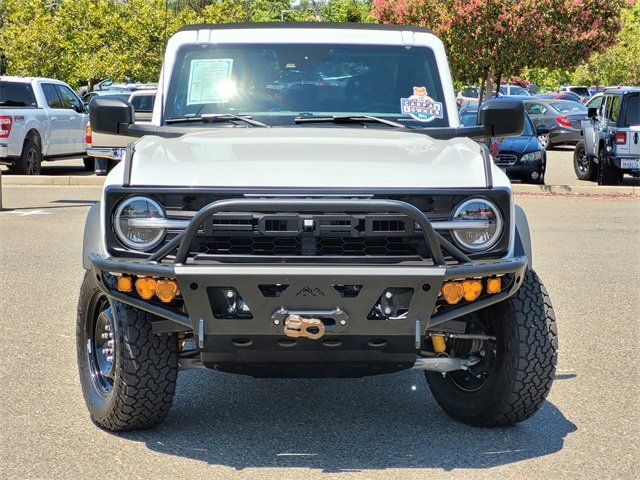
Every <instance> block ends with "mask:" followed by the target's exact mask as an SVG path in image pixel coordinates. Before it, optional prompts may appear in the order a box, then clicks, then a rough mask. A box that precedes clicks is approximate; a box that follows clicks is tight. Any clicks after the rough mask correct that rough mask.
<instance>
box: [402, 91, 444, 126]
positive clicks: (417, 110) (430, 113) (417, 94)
mask: <svg viewBox="0 0 640 480" xmlns="http://www.w3.org/2000/svg"><path fill="white" fill-rule="evenodd" d="M400 111H401V112H402V113H403V114H405V115H410V116H411V117H412V118H414V119H416V120H418V121H419V122H430V121H431V120H433V119H434V118H442V103H441V102H436V101H434V100H433V98H431V97H429V94H428V92H427V87H413V95H411V96H410V97H409V98H401V99H400Z"/></svg>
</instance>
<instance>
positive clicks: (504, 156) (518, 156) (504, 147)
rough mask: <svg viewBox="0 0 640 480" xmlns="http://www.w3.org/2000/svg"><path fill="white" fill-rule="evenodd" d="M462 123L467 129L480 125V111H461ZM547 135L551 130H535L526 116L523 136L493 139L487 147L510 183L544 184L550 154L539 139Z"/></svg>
mask: <svg viewBox="0 0 640 480" xmlns="http://www.w3.org/2000/svg"><path fill="white" fill-rule="evenodd" d="M460 123H461V124H462V125H463V126H465V127H471V126H474V125H477V123H478V107H477V106H472V107H466V108H463V109H462V110H460ZM545 134H546V135H548V134H549V129H547V128H546V127H539V128H538V129H537V130H536V128H535V127H534V126H533V122H532V121H531V119H530V118H529V115H527V114H526V113H525V122H524V131H523V132H522V135H520V136H518V137H503V138H492V139H490V141H489V145H488V146H489V147H490V150H491V151H492V155H493V160H494V162H495V163H496V165H498V166H499V167H500V168H502V170H504V171H505V172H506V174H507V176H508V177H509V179H510V180H518V181H520V182H523V183H538V184H542V183H544V173H545V170H546V168H547V152H546V150H545V149H544V147H543V146H542V144H541V143H540V140H539V139H538V137H539V136H540V135H545ZM495 150H497V152H496V151H495Z"/></svg>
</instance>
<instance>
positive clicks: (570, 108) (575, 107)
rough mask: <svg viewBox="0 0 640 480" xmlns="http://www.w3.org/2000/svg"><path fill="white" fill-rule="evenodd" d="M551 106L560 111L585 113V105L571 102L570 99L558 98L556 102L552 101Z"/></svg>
mask: <svg viewBox="0 0 640 480" xmlns="http://www.w3.org/2000/svg"><path fill="white" fill-rule="evenodd" d="M551 106H553V108H555V109H556V110H558V111H559V112H560V113H567V114H570V113H585V114H586V113H587V107H585V106H584V105H582V104H581V103H577V102H572V101H571V100H559V101H557V102H552V103H551Z"/></svg>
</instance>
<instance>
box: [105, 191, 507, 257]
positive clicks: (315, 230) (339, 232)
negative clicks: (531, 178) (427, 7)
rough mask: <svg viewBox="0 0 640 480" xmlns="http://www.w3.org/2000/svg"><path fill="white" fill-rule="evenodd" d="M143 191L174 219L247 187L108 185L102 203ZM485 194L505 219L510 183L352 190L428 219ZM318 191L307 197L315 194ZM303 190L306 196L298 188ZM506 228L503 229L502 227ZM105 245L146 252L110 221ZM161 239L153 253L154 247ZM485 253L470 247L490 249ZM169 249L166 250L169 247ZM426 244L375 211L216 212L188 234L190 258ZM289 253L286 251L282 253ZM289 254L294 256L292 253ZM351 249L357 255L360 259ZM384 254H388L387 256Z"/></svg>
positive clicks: (409, 252)
mask: <svg viewBox="0 0 640 480" xmlns="http://www.w3.org/2000/svg"><path fill="white" fill-rule="evenodd" d="M248 193H251V195H250V196H251V198H258V199H260V198H261V197H260V194H256V193H252V192H248ZM134 194H136V195H148V196H150V197H153V198H154V199H155V200H156V201H158V203H160V204H161V205H163V206H164V207H165V211H166V214H167V218H169V219H172V220H183V221H184V220H188V219H190V218H192V217H193V215H194V214H195V213H196V212H197V211H199V210H200V209H202V208H204V207H205V206H207V205H210V204H211V203H213V202H216V201H220V200H236V199H241V198H247V197H248V196H249V195H247V194H239V193H237V192H233V193H231V192H219V191H216V190H211V191H190V192H185V193H180V192H176V190H175V189H168V190H167V191H158V189H155V188H154V189H151V188H114V187H109V188H108V194H107V206H106V211H108V212H113V211H114V209H115V207H116V205H117V204H118V202H119V201H120V200H121V199H122V198H125V197H127V196H130V195H134ZM327 195H328V197H329V198H340V197H342V198H346V199H349V198H350V197H351V195H349V194H345V195H344V196H343V195H340V197H338V195H336V194H335V193H330V194H327ZM472 195H473V196H480V197H485V198H490V199H491V200H493V201H494V202H495V203H496V204H497V205H498V206H499V208H500V210H501V213H502V215H503V218H504V220H505V224H506V225H508V224H509V213H510V210H509V201H510V196H509V192H508V191H503V190H499V189H486V190H479V189H478V190H474V191H469V190H468V189H458V190H446V191H445V190H442V191H434V192H431V193H427V192H423V193H420V192H407V193H399V192H395V193H393V192H389V191H380V192H374V193H368V192H367V193H366V194H365V193H357V192H356V193H354V194H353V197H354V198H356V199H358V200H355V201H360V200H359V199H360V198H361V199H362V202H363V204H366V201H367V199H372V200H399V201H403V202H406V203H409V204H411V205H413V206H415V207H416V208H418V209H419V210H420V211H422V212H424V213H425V214H426V215H427V217H428V218H429V219H430V220H431V221H444V220H450V219H451V214H452V212H453V211H454V210H455V208H456V207H457V206H458V205H460V204H461V203H462V202H463V201H464V200H466V199H468V198H469V196H472ZM291 196H292V194H290V193H286V192H284V194H283V197H285V198H291ZM318 197H319V195H318V194H313V195H311V194H310V195H309V198H318ZM271 198H274V199H277V198H280V197H276V196H275V195H273V194H266V195H265V198H264V200H265V201H267V200H270V199H271ZM301 198H307V197H306V196H305V195H301ZM180 231H181V229H179V228H176V229H169V230H168V231H167V234H166V237H165V241H164V242H165V244H166V243H168V242H171V240H172V239H173V238H175V237H176V236H177V235H178V234H179V233H180ZM505 232H508V229H505ZM106 233H107V245H108V249H109V251H110V252H111V253H112V254H113V255H114V256H125V257H138V258H145V257H146V256H148V255H149V253H144V252H136V251H133V250H131V249H128V248H126V247H124V246H123V245H121V244H120V242H119V241H118V240H117V238H116V237H115V234H114V232H113V229H109V230H108V231H107V232H106ZM439 233H440V234H442V235H443V236H444V237H445V238H446V239H447V240H449V241H452V238H451V233H450V232H449V231H446V230H441V231H440V232H439ZM508 238H509V237H508V235H504V236H503V238H502V239H501V240H500V242H498V244H496V246H495V247H494V248H492V249H491V251H490V252H487V253H489V254H491V256H499V255H501V254H503V253H504V252H505V251H506V248H507V247H508ZM160 248H162V245H160V246H158V247H157V248H156V249H154V250H153V251H152V252H151V253H153V252H155V251H156V250H157V249H160ZM487 253H483V254H473V255H471V256H472V257H475V256H479V255H480V256H485V257H486V256H487ZM170 256H171V254H170ZM430 256H431V252H430V251H429V249H428V247H427V244H426V242H425V239H424V236H423V234H422V232H421V231H420V230H419V229H417V228H416V225H415V224H414V222H413V221H412V220H410V219H409V217H407V216H404V215H402V214H398V213H372V212H366V211H363V212H359V211H352V212H342V213H340V212H327V211H305V212H295V211H294V212H292V211H288V212H282V211H280V212H279V211H278V210H277V208H275V209H274V210H273V211H266V210H264V209H263V210H262V211H261V212H251V211H247V212H242V211H234V212H233V213H232V212H228V213H225V212H220V213H216V214H214V215H211V216H209V217H207V218H206V219H205V220H204V222H203V223H202V224H200V226H199V228H198V232H197V235H196V236H195V238H194V239H193V241H192V242H191V247H190V249H189V257H190V258H194V259H195V258H198V259H207V258H208V259H211V260H215V261H223V262H225V261H228V262H245V261H251V257H261V258H262V259H264V261H274V262H278V261H281V260H282V261H291V262H295V261H297V260H296V257H299V258H300V259H301V261H307V260H306V259H312V258H314V257H315V258H317V259H318V261H322V258H324V259H325V261H334V259H335V258H336V257H346V258H347V259H349V261H353V262H360V261H364V262H368V261H372V262H378V261H380V262H387V261H390V262H397V261H402V260H403V259H416V258H419V257H422V258H429V257H430ZM279 257H287V258H282V259H281V258H279ZM290 257H291V258H290ZM356 257H362V258H361V259H360V260H358V259H356ZM384 257H388V260H386V259H385V258H384Z"/></svg>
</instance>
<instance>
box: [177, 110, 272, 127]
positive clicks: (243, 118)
mask: <svg viewBox="0 0 640 480" xmlns="http://www.w3.org/2000/svg"><path fill="white" fill-rule="evenodd" d="M235 121H240V122H245V123H248V124H249V125H251V126H254V127H268V126H269V125H267V124H266V123H262V122H258V121H257V120H252V119H251V116H249V115H234V114H232V113H206V114H204V115H201V116H199V117H181V118H167V119H166V120H165V122H166V123H167V124H169V123H191V122H202V123H224V122H235Z"/></svg>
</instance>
